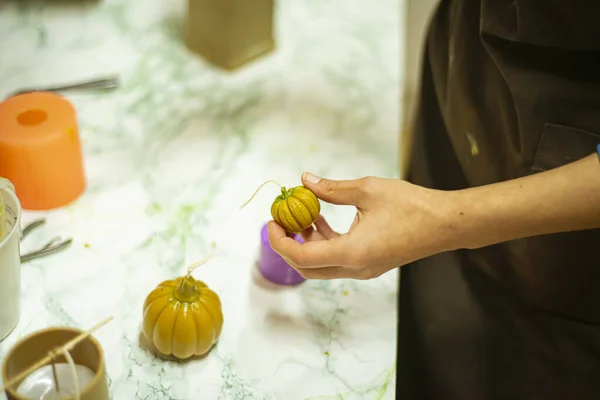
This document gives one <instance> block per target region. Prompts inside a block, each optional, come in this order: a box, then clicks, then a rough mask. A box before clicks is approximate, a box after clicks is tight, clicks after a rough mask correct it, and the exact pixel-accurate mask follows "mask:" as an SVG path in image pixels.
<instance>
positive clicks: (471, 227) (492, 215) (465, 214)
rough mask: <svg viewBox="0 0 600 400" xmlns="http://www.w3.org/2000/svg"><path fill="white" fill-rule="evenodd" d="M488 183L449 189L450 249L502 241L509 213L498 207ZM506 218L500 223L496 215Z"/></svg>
mask: <svg viewBox="0 0 600 400" xmlns="http://www.w3.org/2000/svg"><path fill="white" fill-rule="evenodd" d="M488 189H489V188H488V187H481V188H469V189H462V190H456V191H451V192H446V195H447V196H446V202H447V204H448V207H447V209H446V213H445V226H446V227H447V230H448V232H450V234H451V237H450V239H449V241H448V247H449V250H459V249H477V248H480V247H485V246H488V245H491V244H494V243H498V242H501V241H503V240H504V239H505V236H506V235H507V232H506V226H507V225H510V223H509V222H508V221H507V218H509V215H501V214H502V213H504V212H505V210H502V209H500V208H498V207H497V204H495V200H496V199H495V198H494V197H493V196H492V194H491V193H488ZM498 218H499V219H503V218H504V219H505V220H504V224H502V225H500V224H499V221H498V220H496V219H498Z"/></svg>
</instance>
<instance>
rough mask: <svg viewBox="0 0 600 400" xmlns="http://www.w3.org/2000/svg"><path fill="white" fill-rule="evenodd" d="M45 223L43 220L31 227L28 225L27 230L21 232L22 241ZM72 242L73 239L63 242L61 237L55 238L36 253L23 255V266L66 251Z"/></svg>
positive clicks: (35, 222) (32, 223)
mask: <svg viewBox="0 0 600 400" xmlns="http://www.w3.org/2000/svg"><path fill="white" fill-rule="evenodd" d="M45 223H46V220H45V219H43V218H42V219H38V220H35V221H33V222H31V223H30V224H29V225H27V226H26V227H25V228H23V231H22V232H21V240H24V239H25V238H26V237H27V235H29V234H30V233H31V232H32V231H33V230H35V229H36V228H39V227H40V226H42V225H44V224H45ZM72 242H73V239H71V238H68V239H65V240H63V239H61V238H60V237H55V238H53V239H52V240H50V241H49V242H48V243H46V244H45V245H44V246H43V247H42V248H41V249H39V250H34V251H32V252H29V253H26V254H21V264H24V263H26V262H28V261H31V260H35V259H36V258H41V257H45V256H49V255H50V254H54V253H57V252H59V251H62V250H64V249H66V248H67V247H69V246H70V245H71V243H72Z"/></svg>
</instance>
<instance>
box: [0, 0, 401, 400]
mask: <svg viewBox="0 0 600 400" xmlns="http://www.w3.org/2000/svg"><path fill="white" fill-rule="evenodd" d="M185 9H186V3H185V2H183V1H181V0H177V1H159V0H149V1H144V2H132V1H127V0H101V1H95V2H90V1H81V2H76V1H73V2H68V1H62V2H44V1H24V0H23V1H5V2H2V3H0V37H2V41H0V60H1V62H0V96H1V97H4V96H6V95H7V94H8V93H10V92H12V91H14V90H17V89H19V88H21V87H30V86H32V85H53V84H56V83H69V82H73V81H79V80H84V79H88V78H93V77H97V76H103V75H109V74H113V73H118V74H120V76H121V82H122V84H121V86H120V88H119V89H118V90H116V91H112V92H98V93H85V94H70V95H68V98H69V99H70V100H71V101H72V102H73V104H74V105H75V106H76V108H77V111H78V118H79V123H80V136H81V138H82V142H83V150H84V155H85V168H86V173H87V178H88V188H87V191H86V192H85V194H84V195H83V196H82V197H81V198H79V199H78V200H77V201H76V202H74V203H72V204H71V205H69V206H67V207H64V208H61V209H58V210H53V211H49V212H45V213H37V212H36V213H34V212H25V213H24V223H26V222H28V221H31V220H33V219H35V218H39V217H40V216H43V217H45V218H47V224H46V225H45V226H44V227H43V228H42V229H39V230H36V231H35V233H33V234H32V236H31V237H28V238H27V240H26V241H23V243H22V250H23V251H24V252H25V251H28V250H30V249H33V248H35V247H38V246H40V245H41V244H43V243H45V242H46V241H47V240H48V239H49V238H51V237H53V236H59V235H60V236H63V237H72V238H73V239H74V243H73V245H72V247H71V248H69V249H68V250H67V251H65V252H63V253H60V254H56V255H54V256H51V257H48V258H45V259H39V260H35V261H33V262H30V263H27V264H24V265H23V266H22V301H23V308H22V317H21V320H20V323H19V325H18V327H17V328H16V330H15V331H14V332H13V333H12V334H11V335H10V336H9V337H8V338H7V339H6V340H4V341H3V342H0V360H1V359H2V358H3V357H4V355H5V354H6V352H7V351H8V349H9V348H10V347H11V346H12V345H13V344H14V343H15V341H16V340H18V339H19V338H20V337H22V336H23V335H26V334H29V333H31V332H33V331H35V330H38V329H42V328H45V327H47V326H55V325H68V326H74V327H79V328H89V327H91V326H92V325H94V324H95V323H96V322H98V321H100V320H102V319H103V318H105V317H107V316H108V315H114V317H115V320H114V321H113V322H111V323H110V324H109V325H107V326H106V327H104V328H103V329H102V330H101V331H100V332H98V333H97V334H96V335H95V336H96V337H97V338H98V340H99V341H100V343H101V344H102V347H103V349H104V351H105V353H106V362H107V370H108V375H109V382H110V390H111V394H112V398H113V399H114V400H130V399H131V400H133V399H136V400H165V399H177V400H188V399H189V400H191V399H226V400H229V399H246V400H249V399H284V400H294V399H348V400H354V399H393V398H394V397H395V396H394V391H395V378H394V376H395V353H396V323H397V315H396V299H397V271H392V272H390V273H388V274H386V275H384V276H382V277H380V278H378V279H375V280H371V281H364V282H363V281H351V280H340V281H308V282H305V283H304V284H302V285H300V286H298V287H293V288H276V287H272V286H270V285H268V284H267V283H265V282H264V281H263V280H261V278H260V276H259V275H257V272H256V266H255V263H256V258H257V256H258V249H259V245H260V228H261V226H262V224H263V223H264V222H266V221H267V220H268V219H269V218H270V216H269V206H270V203H271V201H272V199H273V198H274V196H275V195H276V194H277V190H278V189H277V188H276V187H274V186H273V187H265V188H264V189H263V190H262V191H261V192H260V193H259V195H258V196H257V197H256V198H255V199H254V201H253V202H252V203H251V204H250V205H248V206H247V207H246V208H245V209H244V210H239V206H240V205H241V204H242V203H243V202H244V201H245V200H247V199H248V197H249V196H250V195H251V194H252V193H253V191H254V190H255V189H256V187H257V186H258V185H259V184H260V183H262V182H263V181H265V180H268V179H275V180H277V181H279V182H281V183H283V184H285V185H288V186H289V185H296V184H298V183H299V178H300V174H301V173H302V172H303V171H305V170H310V171H312V172H315V173H317V174H320V175H322V176H327V177H332V178H338V179H344V178H357V177H361V176H365V175H377V176H385V177H395V176H396V175H397V168H398V162H397V156H398V154H397V150H398V145H397V143H398V128H399V121H398V118H399V104H398V101H399V98H400V91H399V89H400V88H399V83H400V79H399V74H400V64H399V53H400V43H399V42H400V37H399V33H400V26H399V24H400V22H401V19H400V17H401V15H400V4H399V3H398V1H394V0H378V1H377V2H371V3H368V4H367V3H365V2H364V1H359V0H306V1H292V0H283V1H279V2H278V3H277V16H276V26H277V34H276V39H277V49H276V51H275V52H273V53H271V54H270V55H268V56H267V57H264V58H261V59H259V60H257V61H255V62H253V63H251V64H249V65H247V66H246V67H244V68H243V69H240V70H238V71H236V72H234V73H225V72H222V71H220V70H218V69H215V68H212V67H211V66H209V65H207V64H206V63H205V62H204V61H203V60H202V59H200V58H199V57H197V56H195V55H193V54H191V53H189V51H187V50H186V47H185V45H184V43H183V41H182V32H183V29H184V24H185V18H184V16H185ZM322 212H323V214H324V215H325V216H326V217H327V218H328V219H329V220H330V222H331V223H332V225H333V226H334V227H335V228H338V229H340V230H344V229H347V228H348V227H349V225H350V223H351V222H352V218H353V210H352V209H351V208H348V207H333V206H331V205H327V204H324V205H323V211H322ZM208 253H210V254H213V255H214V258H213V259H212V261H211V262H210V263H209V264H207V265H205V266H203V267H201V268H199V269H198V270H196V272H195V273H194V275H195V276H196V277H197V278H199V279H202V280H204V281H205V282H206V283H207V284H208V285H209V286H211V288H213V289H214V290H215V291H216V292H217V293H218V294H219V295H220V297H221V300H222V302H223V312H224V316H225V324H224V329H223V334H222V336H221V339H220V341H219V343H218V345H217V346H216V347H215V348H214V350H213V351H212V352H211V353H210V355H209V356H208V357H206V358H205V359H203V360H201V361H193V362H187V363H173V362H165V361H161V360H159V359H157V358H156V357H154V356H153V355H152V354H151V353H149V352H148V351H146V350H144V349H143V348H141V347H140V345H139V334H140V324H141V320H142V304H143V301H144V298H145V296H146V294H147V293H148V292H149V291H150V290H152V288H154V287H155V286H156V285H157V284H158V283H159V282H161V281H162V280H164V279H169V278H174V277H176V276H178V275H181V274H183V273H184V271H185V267H186V265H187V264H189V263H191V262H193V261H195V260H197V259H200V258H203V257H204V256H206V255H207V254H208ZM0 399H4V397H3V395H0Z"/></svg>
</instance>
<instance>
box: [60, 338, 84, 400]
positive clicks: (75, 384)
mask: <svg viewBox="0 0 600 400" xmlns="http://www.w3.org/2000/svg"><path fill="white" fill-rule="evenodd" d="M61 351H62V353H63V354H64V355H65V358H66V359H67V363H68V364H69V369H70V370H71V377H72V378H73V388H75V400H80V399H81V392H80V390H79V378H78V376H77V368H75V361H73V357H71V353H69V350H67V346H64V347H63V348H62V349H61Z"/></svg>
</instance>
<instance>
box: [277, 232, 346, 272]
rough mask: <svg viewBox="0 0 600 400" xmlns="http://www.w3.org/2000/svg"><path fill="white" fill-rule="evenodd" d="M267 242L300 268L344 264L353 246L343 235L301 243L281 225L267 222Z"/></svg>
mask: <svg viewBox="0 0 600 400" xmlns="http://www.w3.org/2000/svg"><path fill="white" fill-rule="evenodd" d="M269 243H270V245H271V248H272V249H273V250H275V252H276V253H278V254H279V255H281V256H282V257H283V258H284V259H286V260H287V261H288V262H289V263H290V264H292V265H294V266H297V267H300V268H319V267H330V266H334V265H340V264H341V265H342V266H343V265H345V264H346V260H348V258H349V257H350V256H351V254H352V249H353V246H351V245H350V244H349V242H348V240H347V238H345V237H343V236H338V237H334V238H332V239H330V240H317V241H312V242H306V243H304V244H301V243H299V242H297V241H296V240H294V239H292V238H290V237H288V236H286V234H285V231H284V230H283V228H282V227H280V226H279V225H277V224H276V223H275V222H274V221H271V222H269Z"/></svg>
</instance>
